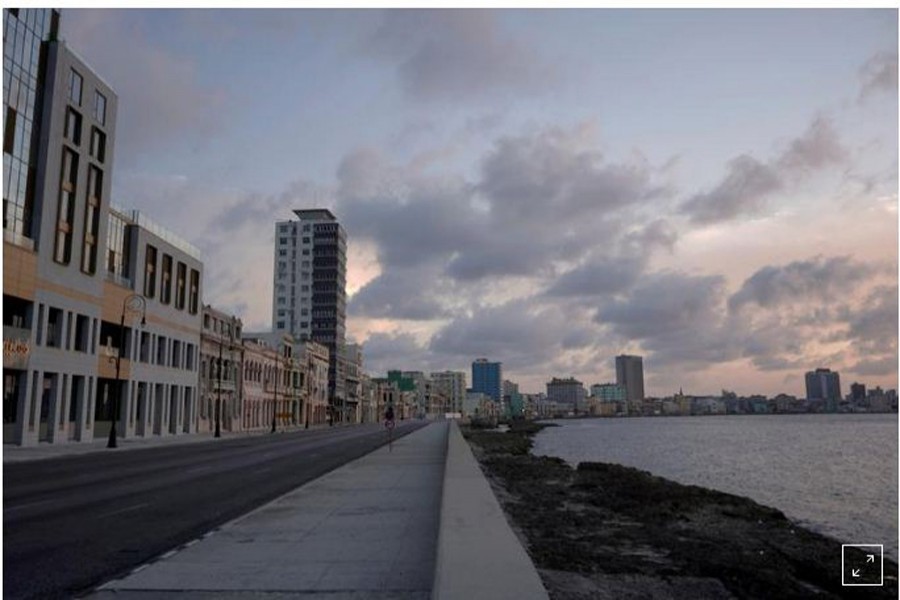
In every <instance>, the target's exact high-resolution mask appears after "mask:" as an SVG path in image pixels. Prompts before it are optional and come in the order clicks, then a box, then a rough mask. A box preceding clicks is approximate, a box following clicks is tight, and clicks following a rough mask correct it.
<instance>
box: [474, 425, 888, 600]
mask: <svg viewBox="0 0 900 600" xmlns="http://www.w3.org/2000/svg"><path fill="white" fill-rule="evenodd" d="M541 427H542V426H541V425H535V424H533V423H513V424H512V426H511V429H510V431H509V432H507V433H498V432H496V431H485V430H480V431H472V430H464V434H465V435H466V437H467V438H468V440H469V442H470V444H471V445H472V447H473V451H474V453H475V456H476V457H477V458H478V460H479V461H480V463H481V466H482V469H483V470H484V471H485V474H486V475H487V476H488V478H489V479H490V480H491V483H492V485H493V486H494V487H495V489H496V491H497V492H498V493H497V496H498V498H499V499H500V501H501V504H502V505H503V508H504V510H505V511H506V513H507V516H508V517H509V519H510V521H511V522H512V524H513V526H514V529H515V530H516V531H517V533H518V534H519V535H520V537H521V538H522V542H523V544H524V545H525V547H526V548H527V549H528V552H529V554H530V555H531V557H532V560H533V561H534V563H535V566H536V567H537V568H538V570H539V572H540V573H541V576H542V578H543V579H544V584H545V585H546V587H547V589H548V592H549V593H550V596H551V598H554V599H566V600H574V599H580V598H592V599H593V598H692V599H693V598H709V599H719V598H731V597H734V598H760V599H762V598H766V599H768V598H897V564H896V563H895V562H893V561H889V560H887V559H886V560H885V563H884V566H885V586H884V587H842V586H841V543H840V542H838V541H836V540H833V539H831V538H828V537H825V536H822V535H819V534H816V533H814V532H811V531H808V530H806V529H804V528H802V527H800V526H798V525H796V524H794V523H792V522H791V521H790V520H789V519H787V517H785V516H784V514H782V513H781V512H780V511H778V510H775V509H773V508H769V507H766V506H762V505H760V504H757V503H756V502H754V501H752V500H750V499H748V498H743V497H740V496H734V495H732V494H726V493H722V492H717V491H714V490H709V489H706V488H701V487H698V486H689V485H681V484H678V483H675V482H672V481H669V480H666V479H663V478H661V477H656V476H654V475H652V474H650V473H647V472H644V471H640V470H638V469H633V468H630V467H624V466H621V465H614V464H606V463H581V464H580V465H579V466H578V468H577V469H573V468H571V467H569V466H568V465H567V464H566V463H565V462H564V461H562V460H560V459H555V458H548V457H535V456H532V455H531V454H530V449H531V436H532V435H533V434H534V433H535V432H536V431H539V430H540V428H541Z"/></svg>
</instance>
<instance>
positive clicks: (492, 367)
mask: <svg viewBox="0 0 900 600" xmlns="http://www.w3.org/2000/svg"><path fill="white" fill-rule="evenodd" d="M472 391H473V392H481V393H483V394H487V395H488V396H490V397H491V399H492V400H493V401H494V402H496V403H497V404H499V403H500V402H501V401H502V400H503V363H500V362H489V361H488V359H486V358H479V359H476V360H475V361H474V362H473V363H472Z"/></svg>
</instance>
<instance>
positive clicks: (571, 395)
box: [547, 377, 587, 412]
mask: <svg viewBox="0 0 900 600" xmlns="http://www.w3.org/2000/svg"><path fill="white" fill-rule="evenodd" d="M547 400H549V401H550V402H555V403H556V404H557V406H559V405H565V406H568V407H569V410H572V411H576V412H586V409H587V405H586V403H585V393H584V384H583V383H581V382H580V381H578V380H577V379H575V378H574V377H567V378H566V379H560V378H558V377H554V378H553V379H551V380H550V381H548V382H547Z"/></svg>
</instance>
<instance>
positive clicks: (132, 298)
mask: <svg viewBox="0 0 900 600" xmlns="http://www.w3.org/2000/svg"><path fill="white" fill-rule="evenodd" d="M137 313H140V315H141V327H143V326H144V325H146V324H147V300H146V299H145V298H144V297H143V296H141V295H140V294H131V295H129V296H126V297H125V299H124V300H123V301H122V318H121V320H120V321H119V348H118V351H117V352H116V354H115V356H110V357H109V360H114V361H116V393H115V396H116V398H115V400H114V402H113V405H112V426H111V427H110V428H109V441H108V442H107V443H106V447H107V448H116V447H117V445H116V437H117V435H116V421H118V420H119V400H120V397H121V394H122V382H121V381H120V379H119V376H120V372H121V366H122V352H124V350H125V315H126V314H137Z"/></svg>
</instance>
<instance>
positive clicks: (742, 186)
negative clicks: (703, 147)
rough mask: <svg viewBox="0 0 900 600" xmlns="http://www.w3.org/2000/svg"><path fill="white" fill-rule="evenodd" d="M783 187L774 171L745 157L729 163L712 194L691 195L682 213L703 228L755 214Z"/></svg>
mask: <svg viewBox="0 0 900 600" xmlns="http://www.w3.org/2000/svg"><path fill="white" fill-rule="evenodd" d="M781 186H782V182H781V178H780V177H779V175H778V173H777V171H776V170H775V169H773V168H772V167H771V166H769V165H766V164H763V163H761V162H759V161H758V160H756V159H755V158H753V157H752V156H748V155H746V154H742V155H741V156H738V157H737V158H734V159H732V160H731V161H730V162H729V163H728V170H727V174H726V175H725V178H724V179H723V180H722V181H721V183H719V184H718V185H717V186H716V187H715V188H713V189H712V191H709V192H706V193H700V194H696V195H694V196H692V197H691V198H690V199H689V200H688V201H687V202H685V203H684V204H683V205H682V207H681V212H682V213H685V214H687V215H688V216H689V217H690V219H691V221H693V222H694V223H698V224H700V225H708V224H711V223H717V222H720V221H728V220H730V219H734V218H735V217H738V216H742V215H756V214H759V213H760V212H762V209H763V208H764V207H765V200H766V197H767V196H768V195H769V194H771V193H772V192H774V191H776V190H778V189H780V188H781Z"/></svg>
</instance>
